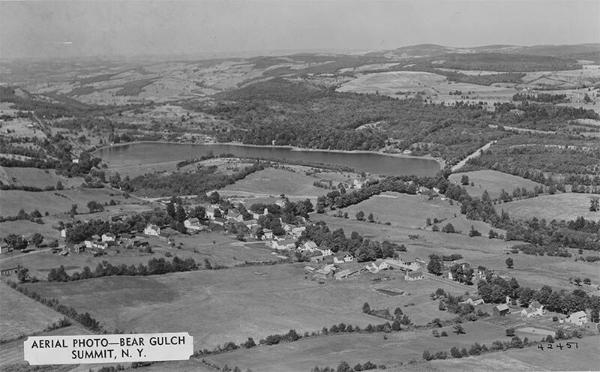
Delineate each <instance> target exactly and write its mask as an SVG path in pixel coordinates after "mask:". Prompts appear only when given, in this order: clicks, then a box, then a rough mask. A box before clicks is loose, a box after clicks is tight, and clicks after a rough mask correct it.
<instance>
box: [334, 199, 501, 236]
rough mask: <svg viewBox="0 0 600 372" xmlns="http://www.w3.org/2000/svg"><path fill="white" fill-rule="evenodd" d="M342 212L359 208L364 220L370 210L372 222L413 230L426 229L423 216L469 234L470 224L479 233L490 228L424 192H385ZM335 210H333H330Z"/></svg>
mask: <svg viewBox="0 0 600 372" xmlns="http://www.w3.org/2000/svg"><path fill="white" fill-rule="evenodd" d="M341 211H342V213H344V212H348V216H349V218H351V219H354V218H355V215H356V213H357V212H359V211H363V212H364V213H365V219H366V217H367V216H368V215H369V213H373V217H374V219H375V221H377V222H380V223H386V222H390V223H391V226H399V227H405V228H412V229H424V228H426V219H427V218H430V219H431V221H433V220H434V218H437V219H438V220H440V221H442V222H440V223H438V224H437V225H438V227H439V228H440V229H441V228H442V227H443V226H444V225H446V224H447V223H451V224H452V226H454V228H455V230H457V231H460V232H461V233H463V234H468V233H469V230H470V229H471V225H473V226H474V227H475V228H476V229H477V230H478V231H480V232H481V233H482V234H486V233H487V232H488V231H489V230H490V226H489V225H488V224H486V223H484V222H481V221H470V220H467V219H466V218H465V217H464V216H463V215H461V214H460V208H459V207H458V205H457V204H456V203H455V204H454V205H450V202H449V201H448V200H441V199H440V198H435V199H433V200H428V197H426V196H424V195H408V194H400V193H394V192H386V193H383V194H380V195H376V196H374V197H372V198H369V199H367V200H364V201H362V202H360V203H358V204H355V205H352V206H350V207H348V208H343V209H342V210H341ZM333 213H336V212H332V214H333Z"/></svg>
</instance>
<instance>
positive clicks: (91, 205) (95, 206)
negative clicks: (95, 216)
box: [87, 200, 104, 213]
mask: <svg viewBox="0 0 600 372" xmlns="http://www.w3.org/2000/svg"><path fill="white" fill-rule="evenodd" d="M87 207H88V209H89V210H90V213H94V212H102V211H103V210H104V206H103V205H102V204H100V203H98V202H97V201H95V200H91V201H89V202H88V203H87Z"/></svg>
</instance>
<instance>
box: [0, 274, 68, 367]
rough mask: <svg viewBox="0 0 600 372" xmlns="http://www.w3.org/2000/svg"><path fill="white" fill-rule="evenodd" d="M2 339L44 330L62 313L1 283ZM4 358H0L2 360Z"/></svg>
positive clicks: (0, 323) (0, 337)
mask: <svg viewBox="0 0 600 372" xmlns="http://www.w3.org/2000/svg"><path fill="white" fill-rule="evenodd" d="M0 298H1V299H2V300H1V301H0V314H2V316H0V340H10V339H13V338H17V337H22V336H25V335H29V334H32V333H35V332H40V331H42V330H44V329H45V328H46V327H47V326H49V325H50V324H52V323H54V322H56V321H58V320H60V319H62V318H63V316H62V314H59V313H57V312H56V311H54V310H52V309H50V308H49V307H47V306H45V305H42V304H40V303H39V302H37V301H35V300H32V299H31V298H29V297H27V296H25V295H24V294H22V293H20V292H18V291H16V290H14V289H12V288H10V287H9V286H8V285H6V284H5V283H0ZM1 359H2V358H0V360H1Z"/></svg>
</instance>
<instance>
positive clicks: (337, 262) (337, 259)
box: [333, 257, 344, 264]
mask: <svg viewBox="0 0 600 372" xmlns="http://www.w3.org/2000/svg"><path fill="white" fill-rule="evenodd" d="M333 263H334V264H343V263H344V259H343V258H342V259H340V258H337V257H333Z"/></svg>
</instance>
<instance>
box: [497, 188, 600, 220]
mask: <svg viewBox="0 0 600 372" xmlns="http://www.w3.org/2000/svg"><path fill="white" fill-rule="evenodd" d="M593 196H597V195H592V194H576V193H563V194H554V195H541V196H537V197H535V198H529V199H522V200H515V201H512V202H508V203H504V204H498V205H497V206H496V209H497V210H502V209H503V210H505V211H507V212H508V213H509V215H510V216H511V217H517V218H526V219H529V218H533V217H537V218H538V219H542V218H544V219H546V221H552V220H557V221H558V220H574V219H576V218H577V217H580V216H582V217H583V218H585V219H587V220H593V221H600V213H599V212H590V209H589V208H590V199H591V198H592V197H593Z"/></svg>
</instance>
